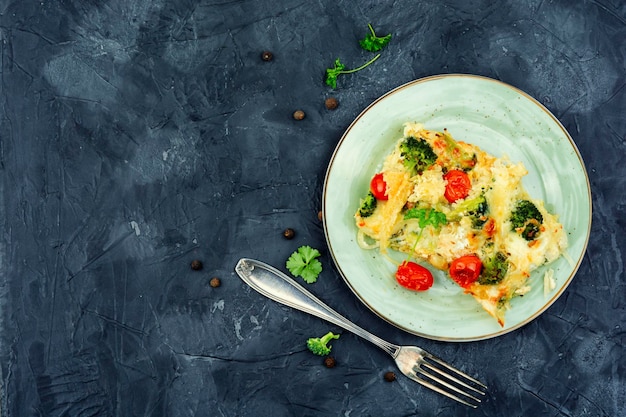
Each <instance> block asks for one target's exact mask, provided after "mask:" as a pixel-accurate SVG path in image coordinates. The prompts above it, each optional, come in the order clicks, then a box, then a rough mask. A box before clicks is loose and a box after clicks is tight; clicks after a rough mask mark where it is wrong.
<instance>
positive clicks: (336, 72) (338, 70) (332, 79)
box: [326, 54, 380, 88]
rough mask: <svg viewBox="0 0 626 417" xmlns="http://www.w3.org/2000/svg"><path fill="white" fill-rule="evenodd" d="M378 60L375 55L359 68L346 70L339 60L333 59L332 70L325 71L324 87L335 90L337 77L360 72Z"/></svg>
mask: <svg viewBox="0 0 626 417" xmlns="http://www.w3.org/2000/svg"><path fill="white" fill-rule="evenodd" d="M378 58H380V54H377V55H376V56H375V57H374V58H372V59H370V60H369V61H367V62H366V63H365V64H363V65H361V66H360V67H358V68H354V69H351V70H347V69H346V66H345V65H344V64H342V63H341V61H340V60H339V58H337V59H335V66H334V67H333V68H327V69H326V85H328V86H330V87H332V88H337V77H339V76H340V75H341V74H351V73H353V72H357V71H361V70H362V69H363V68H365V67H367V66H368V65H370V64H372V63H373V62H374V61H376V60H377V59H378Z"/></svg>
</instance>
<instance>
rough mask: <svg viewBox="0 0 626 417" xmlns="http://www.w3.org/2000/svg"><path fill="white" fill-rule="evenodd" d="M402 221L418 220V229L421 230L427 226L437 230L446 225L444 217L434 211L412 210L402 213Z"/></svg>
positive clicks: (446, 221) (446, 220)
mask: <svg viewBox="0 0 626 417" xmlns="http://www.w3.org/2000/svg"><path fill="white" fill-rule="evenodd" d="M404 219H405V220H407V219H418V222H419V225H420V228H422V229H423V228H424V227H426V226H428V225H430V226H432V227H434V228H435V229H437V228H439V227H440V226H442V225H444V224H447V223H448V219H447V218H446V215H445V214H443V213H442V212H440V211H437V210H435V209H418V208H412V209H409V210H407V211H406V212H405V213H404Z"/></svg>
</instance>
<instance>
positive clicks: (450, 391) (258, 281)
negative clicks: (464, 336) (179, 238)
mask: <svg viewBox="0 0 626 417" xmlns="http://www.w3.org/2000/svg"><path fill="white" fill-rule="evenodd" d="M235 271H236V272H237V274H238V275H239V276H240V277H241V279H242V280H243V281H244V282H246V283H247V284H248V285H249V286H250V287H252V288H253V289H255V290H256V291H258V292H260V293H261V294H263V295H265V296H266V297H268V298H271V299H272V300H274V301H278V302H279V303H282V304H285V305H288V306H290V307H293V308H295V309H298V310H300V311H304V312H306V313H309V314H312V315H314V316H317V317H319V318H321V319H324V320H326V321H328V322H330V323H333V324H336V325H337V326H340V327H342V328H344V329H345V330H348V331H350V332H352V333H354V334H356V335H358V336H361V337H362V338H364V339H365V340H368V341H369V342H371V343H373V344H375V345H376V346H378V347H379V348H381V349H382V350H384V351H385V352H387V353H388V354H390V355H391V357H393V358H394V359H395V361H396V364H397V365H398V368H399V369H400V371H401V372H402V373H403V374H404V375H406V376H407V377H409V378H411V379H412V380H413V381H415V382H418V383H420V384H422V385H424V386H425V387H428V388H430V389H432V390H434V391H436V392H438V393H440V394H443V395H445V396H446V397H449V398H452V399H453V400H456V401H458V402H460V403H462V404H465V405H467V406H469V407H472V408H477V407H478V404H480V402H481V400H480V398H478V396H484V395H485V391H486V389H487V386H486V385H485V384H483V383H482V382H480V381H478V380H476V379H474V378H472V377H471V376H469V375H467V374H465V373H463V372H461V371H459V370H458V369H456V368H454V367H452V366H451V365H448V364H447V363H445V362H444V361H442V360H441V359H439V358H437V357H436V356H434V355H431V354H430V353H428V352H426V351H425V350H424V349H421V348H419V347H417V346H399V345H394V344H393V343H389V342H387V341H385V340H383V339H381V338H380V337H378V336H375V335H373V334H371V333H370V332H368V331H366V330H364V329H362V328H360V327H359V326H357V325H356V324H354V323H352V322H350V321H349V320H348V319H346V318H345V317H343V316H342V315H341V314H339V313H337V312H336V311H335V310H333V309H331V308H330V307H328V306H327V305H326V304H324V303H323V302H322V301H320V300H319V299H318V298H316V297H315V296H314V295H313V294H311V293H310V292H308V291H307V290H305V289H304V288H302V287H301V286H300V285H298V284H297V283H296V282H295V281H294V280H293V279H291V278H289V277H288V276H287V275H285V274H284V273H282V272H281V271H279V270H278V269H276V268H274V267H272V266H270V265H268V264H266V263H263V262H260V261H257V260H254V259H248V258H242V259H240V260H239V262H237V266H236V267H235Z"/></svg>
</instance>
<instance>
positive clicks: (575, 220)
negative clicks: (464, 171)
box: [323, 75, 591, 341]
mask: <svg viewBox="0 0 626 417" xmlns="http://www.w3.org/2000/svg"><path fill="white" fill-rule="evenodd" d="M407 121H414V122H419V123H423V124H424V125H425V127H426V128H427V129H433V130H442V129H444V128H447V129H448V130H449V131H450V133H451V134H452V135H453V136H454V137H455V138H456V139H457V140H462V141H466V142H470V143H474V144H476V145H478V146H480V147H481V148H482V149H484V150H486V151H487V152H489V153H492V154H494V155H496V156H502V155H504V154H506V155H508V156H509V157H510V159H511V160H512V161H514V162H517V161H522V162H523V163H524V165H525V166H526V168H527V169H528V171H529V174H528V175H527V176H526V177H524V179H523V182H524V185H525V187H526V189H527V190H528V192H529V193H530V194H531V195H532V196H533V197H534V198H538V199H542V200H543V201H544V202H545V203H546V207H547V208H548V210H550V211H551V212H553V213H558V214H559V218H560V220H561V222H562V223H563V225H564V227H565V229H566V230H567V232H568V240H569V249H568V254H569V258H570V259H569V260H568V259H567V258H565V257H561V258H559V259H558V260H557V261H556V262H553V263H552V264H550V265H549V266H548V267H542V268H540V269H538V270H536V271H535V272H534V273H533V274H532V276H531V278H530V284H531V286H532V290H531V291H530V292H529V293H528V294H526V295H525V296H523V297H517V298H516V299H514V300H513V301H512V303H511V309H510V310H509V311H508V312H507V315H506V323H505V326H504V327H500V325H499V324H498V323H497V322H496V321H495V320H494V319H493V318H492V317H491V316H489V315H488V314H487V313H486V312H484V311H483V310H482V308H481V307H479V305H478V303H476V301H474V299H473V298H472V297H471V296H469V295H466V294H463V292H462V290H461V288H459V287H458V286H456V284H454V283H452V282H451V281H450V280H449V279H448V278H447V277H446V276H445V274H444V273H443V272H441V271H437V270H435V269H433V268H431V271H433V275H434V276H435V283H434V285H433V287H432V288H431V289H430V290H428V291H425V292H413V291H408V290H405V289H404V288H402V287H400V286H399V285H398V284H397V283H396V281H395V278H394V273H395V268H396V267H395V265H393V264H392V263H391V262H389V261H388V260H386V259H385V258H384V257H383V256H381V255H380V254H379V253H378V251H377V250H363V249H361V248H360V247H359V246H358V244H357V242H356V226H355V224H354V218H353V215H354V213H355V211H356V210H357V208H358V206H359V200H360V198H362V197H363V196H365V194H366V193H367V191H368V187H369V181H370V179H371V177H372V176H373V175H374V174H375V173H376V172H377V170H378V169H380V166H381V164H382V160H383V158H384V157H385V156H386V155H387V154H388V153H389V152H390V151H391V150H392V148H393V146H394V143H395V142H396V140H397V139H398V138H400V137H402V133H403V124H404V123H405V122H407ZM323 215H324V217H323V218H324V229H325V233H326V239H327V243H328V246H329V249H330V253H331V256H332V258H333V260H334V262H335V264H336V266H337V268H338V270H339V272H340V274H341V275H342V276H343V278H344V280H345V282H346V283H347V284H348V286H349V287H350V288H351V290H352V291H353V292H354V294H356V296H357V297H358V298H359V299H360V300H361V301H362V302H363V303H364V304H365V305H367V307H369V308H370V309H371V310H372V311H373V312H375V313H376V314H378V315H379V316H380V317H382V318H383V319H385V320H387V321H388V322H390V323H392V324H393V325H395V326H397V327H399V328H401V329H404V330H406V331H407V332H410V333H413V334H416V335H419V336H422V337H425V338H429V339H434V340H444V341H471V340H480V339H487V338H491V337H495V336H499V335H502V334H505V333H508V332H510V331H512V330H514V329H517V328H519V327H521V326H523V325H525V324H527V323H529V322H530V321H531V320H533V319H535V318H536V317H538V316H539V315H540V314H541V313H542V312H544V311H545V310H546V309H547V308H548V307H549V306H550V305H551V304H552V303H554V302H555V301H556V299H557V298H558V297H559V296H560V295H561V294H562V293H563V292H564V291H565V289H566V287H567V286H568V285H569V283H570V282H571V281H572V279H573V277H574V275H575V273H576V271H577V270H578V267H579V266H580V263H581V261H582V258H583V254H584V252H585V249H586V247H587V242H588V239H589V232H590V229H591V191H590V186H589V179H588V177H587V172H586V170H585V166H584V163H583V161H582V158H581V156H580V153H579V152H578V149H577V148H576V145H575V144H574V142H573V141H572V139H571V137H570V135H569V134H568V133H567V131H566V130H565V128H564V127H563V126H562V125H561V123H560V122H559V121H558V120H557V119H556V118H555V117H554V116H553V115H552V114H551V113H550V112H549V111H548V110H547V109H546V108H544V107H543V106H542V105H541V104H540V103H538V102H537V101H536V100H534V99H533V98H532V97H530V96H529V95H527V94H525V93H524V92H522V91H520V90H518V89H516V88H514V87H511V86H509V85H507V84H504V83H502V82H500V81H496V80H492V79H489V78H485V77H479V76H473V75H442V76H434V77H428V78H424V79H420V80H416V81H413V82H410V83H408V84H405V85H403V86H401V87H398V88H396V89H394V90H392V91H390V92H389V93H387V94H385V95H384V96H382V97H381V98H379V99H378V100H376V101H375V102H374V103H372V104H371V105H370V106H369V107H367V108H366V109H365V110H364V111H363V112H362V113H361V114H360V115H359V116H358V117H357V118H356V119H355V120H354V122H352V124H351V125H350V126H349V127H348V129H347V131H346V132H345V134H344V135H343V137H342V138H341V140H340V142H339V144H338V145H337V148H336V149H335V152H334V153H333V156H332V158H331V161H330V165H329V167H328V170H327V172H326V179H325V183H324V196H323ZM393 256H396V257H397V259H403V257H404V256H403V255H401V254H395V255H393ZM547 268H551V269H553V270H554V278H555V280H556V288H554V289H553V290H552V291H549V292H548V293H547V294H544V285H543V278H544V275H545V271H546V269H547Z"/></svg>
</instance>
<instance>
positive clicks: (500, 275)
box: [478, 252, 509, 285]
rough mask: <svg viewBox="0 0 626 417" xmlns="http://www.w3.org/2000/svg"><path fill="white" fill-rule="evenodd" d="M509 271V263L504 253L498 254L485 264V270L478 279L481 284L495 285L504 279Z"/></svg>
mask: <svg viewBox="0 0 626 417" xmlns="http://www.w3.org/2000/svg"><path fill="white" fill-rule="evenodd" d="M508 270H509V261H508V259H507V257H506V255H505V254H504V253H502V252H497V253H496V254H495V255H494V256H493V257H492V258H490V259H488V260H487V261H485V262H483V269H482V271H481V272H480V276H479V277H478V283H479V284H486V285H493V284H497V283H499V282H500V281H502V280H503V279H504V276H505V275H506V273H507V271H508Z"/></svg>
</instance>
